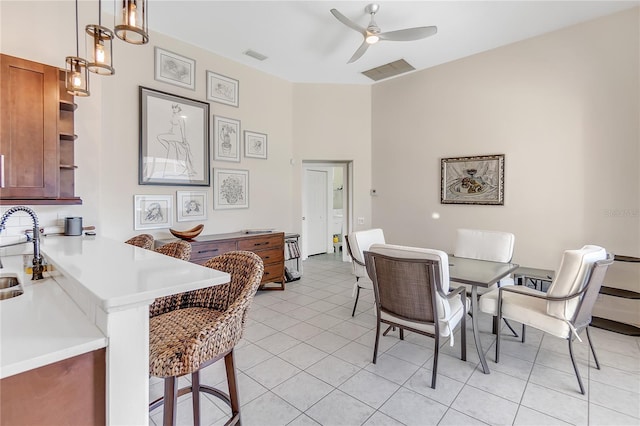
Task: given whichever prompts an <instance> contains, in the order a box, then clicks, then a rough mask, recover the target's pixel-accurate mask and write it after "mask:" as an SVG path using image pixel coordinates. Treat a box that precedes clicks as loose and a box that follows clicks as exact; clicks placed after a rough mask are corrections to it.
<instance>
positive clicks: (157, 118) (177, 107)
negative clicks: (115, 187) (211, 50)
mask: <svg viewBox="0 0 640 426" xmlns="http://www.w3.org/2000/svg"><path fill="white" fill-rule="evenodd" d="M139 152H140V154H139V157H140V158H139V179H138V183H139V184H140V185H181V186H209V184H210V174H211V173H210V159H209V103H208V102H201V101H197V100H194V99H189V98H185V97H182V96H177V95H172V94H170V93H165V92H160V91H157V90H153V89H149V88H146V87H140V150H139Z"/></svg>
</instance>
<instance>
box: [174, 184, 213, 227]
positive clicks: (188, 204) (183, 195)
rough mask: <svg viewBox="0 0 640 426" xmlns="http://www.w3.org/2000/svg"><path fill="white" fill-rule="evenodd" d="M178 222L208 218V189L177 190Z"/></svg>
mask: <svg viewBox="0 0 640 426" xmlns="http://www.w3.org/2000/svg"><path fill="white" fill-rule="evenodd" d="M176 197H177V201H176V206H177V211H178V222H188V221H191V220H207V193H206V191H176Z"/></svg>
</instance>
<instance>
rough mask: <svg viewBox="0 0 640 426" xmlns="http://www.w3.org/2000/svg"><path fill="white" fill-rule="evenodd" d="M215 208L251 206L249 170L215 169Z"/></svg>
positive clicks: (225, 208) (243, 207) (244, 207)
mask: <svg viewBox="0 0 640 426" xmlns="http://www.w3.org/2000/svg"><path fill="white" fill-rule="evenodd" d="M213 191H214V193H213V208H214V209H215V210H227V209H246V208H248V207H249V170H231V169H213Z"/></svg>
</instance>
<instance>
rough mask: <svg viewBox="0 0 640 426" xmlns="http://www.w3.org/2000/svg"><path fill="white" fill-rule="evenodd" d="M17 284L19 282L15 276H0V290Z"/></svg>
mask: <svg viewBox="0 0 640 426" xmlns="http://www.w3.org/2000/svg"><path fill="white" fill-rule="evenodd" d="M18 284H20V282H19V281H18V278H17V277H0V290H4V289H5V288H11V287H15V286H17V285H18Z"/></svg>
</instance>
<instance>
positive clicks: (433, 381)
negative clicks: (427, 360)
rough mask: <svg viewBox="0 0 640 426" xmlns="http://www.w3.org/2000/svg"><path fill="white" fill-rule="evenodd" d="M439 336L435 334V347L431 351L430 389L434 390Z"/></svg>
mask: <svg viewBox="0 0 640 426" xmlns="http://www.w3.org/2000/svg"><path fill="white" fill-rule="evenodd" d="M439 337H440V336H438V335H437V334H436V337H435V341H436V346H435V348H434V350H433V372H432V373H431V389H435V388H436V377H437V375H438V350H439V349H440V338H439Z"/></svg>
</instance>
